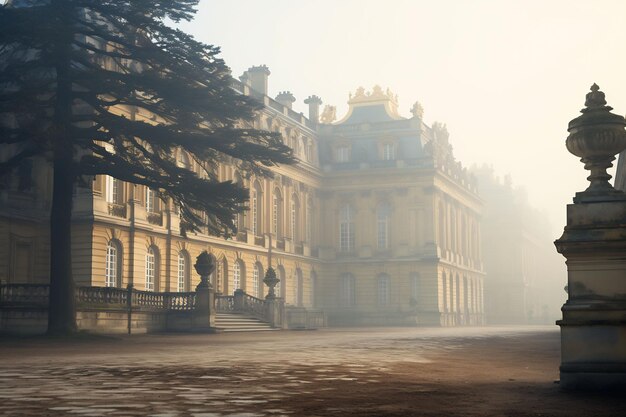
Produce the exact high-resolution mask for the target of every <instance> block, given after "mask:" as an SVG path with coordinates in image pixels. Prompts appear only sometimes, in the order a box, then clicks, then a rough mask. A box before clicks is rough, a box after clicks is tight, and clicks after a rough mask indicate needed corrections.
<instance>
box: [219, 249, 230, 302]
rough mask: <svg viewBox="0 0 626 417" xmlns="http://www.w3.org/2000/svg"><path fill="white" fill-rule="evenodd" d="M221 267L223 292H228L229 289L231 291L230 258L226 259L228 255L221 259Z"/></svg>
mask: <svg viewBox="0 0 626 417" xmlns="http://www.w3.org/2000/svg"><path fill="white" fill-rule="evenodd" d="M220 267H221V274H222V283H223V288H222V292H223V294H228V291H229V288H228V260H227V259H226V256H223V257H222V260H221V261H220Z"/></svg>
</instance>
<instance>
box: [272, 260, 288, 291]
mask: <svg viewBox="0 0 626 417" xmlns="http://www.w3.org/2000/svg"><path fill="white" fill-rule="evenodd" d="M276 277H277V278H278V279H279V280H280V282H279V283H278V285H276V286H275V287H274V293H275V294H276V297H283V296H284V294H285V293H286V291H285V288H287V283H286V282H285V269H284V268H283V266H282V265H278V266H277V267H276Z"/></svg>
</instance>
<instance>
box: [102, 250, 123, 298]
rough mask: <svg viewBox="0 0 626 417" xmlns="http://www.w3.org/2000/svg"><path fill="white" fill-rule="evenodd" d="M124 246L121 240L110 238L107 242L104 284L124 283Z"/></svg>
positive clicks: (109, 285)
mask: <svg viewBox="0 0 626 417" xmlns="http://www.w3.org/2000/svg"><path fill="white" fill-rule="evenodd" d="M121 272H122V248H121V245H120V244H119V242H117V241H115V240H110V241H109V243H108V244H107V253H106V260H105V265H104V285H105V286H107V287H119V286H120V285H121V283H122V279H121V278H122V273H121Z"/></svg>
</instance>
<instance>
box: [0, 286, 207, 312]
mask: <svg viewBox="0 0 626 417" xmlns="http://www.w3.org/2000/svg"><path fill="white" fill-rule="evenodd" d="M49 289H50V286H49V285H48V284H5V285H0V305H2V306H24V307H47V306H48V300H49V292H50V290H49ZM74 294H75V300H76V303H77V305H78V306H79V307H80V308H103V307H104V308H107V307H109V308H110V307H117V308H125V309H126V308H128V307H130V308H133V309H136V308H137V309H154V310H176V311H191V310H193V309H194V306H195V300H196V293H195V292H151V291H138V290H135V289H132V288H131V289H130V290H129V289H124V288H115V287H76V289H75V290H74ZM129 294H131V299H130V301H131V302H130V304H129V303H128V296H129Z"/></svg>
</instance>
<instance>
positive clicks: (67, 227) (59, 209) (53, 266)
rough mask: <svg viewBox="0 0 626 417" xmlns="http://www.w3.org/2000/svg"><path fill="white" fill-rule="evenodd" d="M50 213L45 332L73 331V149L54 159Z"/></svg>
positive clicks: (58, 154) (74, 318)
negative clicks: (48, 303) (48, 302)
mask: <svg viewBox="0 0 626 417" xmlns="http://www.w3.org/2000/svg"><path fill="white" fill-rule="evenodd" d="M53 166H54V181H53V186H54V189H53V194H52V210H51V213H50V305H49V307H48V334H69V333H73V332H75V331H76V309H75V301H74V279H73V277H72V239H71V236H72V233H71V230H72V197H73V186H74V175H73V172H72V150H71V148H66V149H62V150H57V152H55V158H54V165H53Z"/></svg>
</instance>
